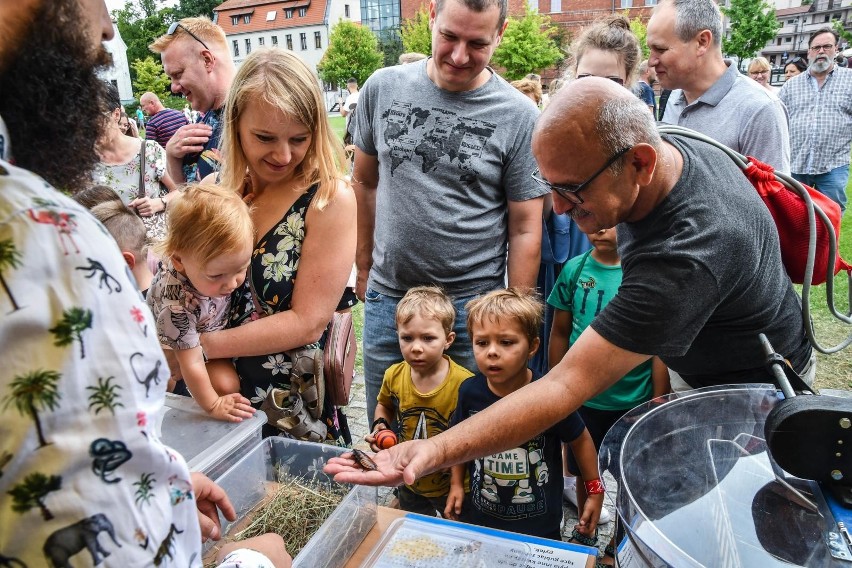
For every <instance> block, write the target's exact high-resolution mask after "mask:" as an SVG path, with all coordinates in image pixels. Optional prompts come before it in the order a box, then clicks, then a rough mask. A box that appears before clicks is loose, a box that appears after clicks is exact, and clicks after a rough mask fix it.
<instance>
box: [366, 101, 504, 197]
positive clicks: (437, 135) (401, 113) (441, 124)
mask: <svg viewBox="0 0 852 568" xmlns="http://www.w3.org/2000/svg"><path fill="white" fill-rule="evenodd" d="M382 118H383V119H384V120H385V125H386V127H385V132H384V136H385V142H386V143H387V144H388V146H390V148H391V152H390V155H391V174H393V172H394V171H395V170H396V169H397V168H398V167H399V166H400V165H401V164H402V163H403V162H405V161H406V160H414V159H415V156H416V157H419V158H420V159H421V170H422V171H423V173H424V174H425V173H429V172H433V171H435V170H436V169H437V168H438V166H439V165H441V164H442V163H445V164H455V165H456V166H457V167H458V168H459V169H460V170H461V174H460V177H459V179H460V181H463V182H467V183H469V182H472V181H473V180H474V179H475V178H476V176H477V174H478V172H477V171H476V162H475V159H476V158H479V157H480V156H482V151H483V149H484V148H485V145H486V143H487V142H488V140H489V139H490V138H491V136H493V135H494V131H495V130H496V129H497V125H496V124H494V123H492V122H485V121H482V120H476V119H471V118H467V117H464V116H459V115H458V114H457V113H455V112H453V111H451V110H447V109H443V108H435V107H432V108H420V107H417V106H414V105H413V104H412V103H410V102H402V101H397V100H394V102H393V104H392V105H391V107H390V108H389V109H388V110H387V111H386V112H385V113H383V114H382Z"/></svg>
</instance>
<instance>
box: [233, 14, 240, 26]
mask: <svg viewBox="0 0 852 568" xmlns="http://www.w3.org/2000/svg"><path fill="white" fill-rule="evenodd" d="M239 23H240V17H239V16H231V24H232V25H234V26H236V25H237V24H239Z"/></svg>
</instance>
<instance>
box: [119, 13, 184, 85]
mask: <svg viewBox="0 0 852 568" xmlns="http://www.w3.org/2000/svg"><path fill="white" fill-rule="evenodd" d="M162 1H163V0H138V1H136V0H132V1H128V2H127V3H126V4H125V5H124V8H122V9H120V10H113V12H112V17H113V20H115V22H116V25H117V26H118V31H119V33H121V39H123V40H124V43H125V44H126V45H127V61H128V63H130V64H131V70H130V79H131V81H135V80H136V76H135V75H136V71H135V69H133V67H132V64H133V62H134V61H139V60H142V59H145V58H146V57H149V56H151V51H150V50H149V49H148V46H149V45H151V43H153V42H154V40H155V39H157V38H158V37H160V36H161V35H163V34H164V33H166V31H167V30H168V29H169V25H170V24H171V23H172V22H173V21H174V20H175V10H174V8H159V7H158V4H161V3H162Z"/></svg>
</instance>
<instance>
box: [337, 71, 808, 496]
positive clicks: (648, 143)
mask: <svg viewBox="0 0 852 568" xmlns="http://www.w3.org/2000/svg"><path fill="white" fill-rule="evenodd" d="M532 151H533V154H534V156H535V158H536V161H537V162H538V165H539V168H540V172H539V174H537V176H536V178H537V181H538V182H539V183H542V184H544V185H547V186H548V187H550V188H551V189H552V190H553V210H554V211H555V212H556V213H560V214H563V213H564V214H567V215H570V216H571V217H572V218H573V219H574V221H575V222H576V223H577V225H578V226H579V227H580V229H581V230H582V231H583V232H584V233H586V234H592V233H594V232H596V231H599V230H601V229H607V228H610V227H617V229H618V243H619V252H620V253H622V258H621V265H622V269H623V272H624V277H623V280H622V282H621V286H620V287H619V289H618V293H617V294H616V295H615V297H614V298H613V299H612V300H611V301H610V302H609V304H607V306H606V307H605V308H604V309H603V310H602V311H601V312H600V313H599V314H598V315H597V316H595V319H594V321H593V322H592V323H591V325H590V326H589V327H588V328H586V329H585V330H584V331H583V333H582V334H581V335H580V337H579V338H578V339H577V341H576V342H575V343H574V344H573V345H572V346H571V349H569V350H568V352H567V353H566V355H565V357H564V358H563V359H562V361H560V362H559V363H558V364H557V365H556V366H554V367H553V369H552V370H551V371H550V372H549V373H548V374H547V375H546V376H544V377H543V378H541V379H539V380H537V381H534V382H533V383H531V384H529V385H527V386H525V387H524V388H522V389H520V390H518V391H516V392H513V393H511V394H509V395H507V396H505V397H503V398H502V399H501V400H500V401H499V402H498V403H496V404H494V405H492V406H490V407H488V408H487V409H485V410H484V411H482V412H480V413H478V414H476V415H475V416H473V417H471V418H468V419H467V420H465V421H464V422H462V423H461V424H459V425H457V426H453V427H452V428H450V429H448V430H446V431H444V432H442V433H440V434H438V435H437V436H433V437H431V438H429V439H428V440H413V441H409V442H403V443H401V444H398V445H396V446H394V447H392V448H390V449H389V450H385V451H382V452H379V453H378V454H377V455H376V456H375V462H376V464H377V465H378V469H377V470H376V471H365V470H363V469H359V468H358V467H357V465H356V464H355V463H354V461H353V460H352V459H348V458H343V457H342V458H333V459H331V460H329V463H328V464H327V465H326V467H325V471H326V472H328V473H333V474H335V475H336V479H337V480H338V481H345V482H355V483H366V484H373V485H378V484H386V485H398V484H399V483H402V482H403V481H404V482H405V483H412V482H413V481H414V479H416V478H418V477H420V476H421V475H424V474H427V473H430V472H433V471H436V470H439V469H441V468H443V467H446V466H448V465H453V464H457V463H461V462H465V461H470V460H472V459H474V458H478V457H481V456H486V455H490V454H494V453H497V452H500V451H503V450H506V449H507V448H512V447H515V446H517V445H518V444H519V443H521V442H523V441H524V440H528V439H530V438H532V437H533V436H535V435H536V434H538V433H539V432H543V431H545V430H547V429H548V428H549V427H550V426H552V425H553V424H555V423H556V422H557V421H559V420H560V419H562V418H563V417H565V416H567V415H568V414H569V413H571V412H573V411H575V410H577V408H578V407H579V406H580V405H581V404H583V402H585V401H587V400H589V399H590V398H592V397H593V396H595V395H597V394H600V393H601V392H603V391H604V390H606V389H607V388H608V387H609V386H611V385H612V384H614V383H615V382H616V381H618V380H619V379H620V378H621V377H623V376H624V375H625V374H627V372H629V371H630V370H631V369H633V368H635V367H636V366H637V365H639V364H641V363H643V362H645V361H647V360H648V359H650V358H651V357H652V356H658V357H660V359H662V360H663V362H664V363H666V365H667V366H669V367H670V368H673V369H674V370H676V371H678V372H679V373H680V374H681V376H682V377H683V378H684V379H686V380H687V382H688V383H689V384H690V385H691V386H693V387H702V386H710V385H722V384H733V383H751V382H773V378H772V376H771V375H770V373H769V371H768V370H767V369H766V368H765V364H764V363H765V356H764V355H763V351H762V349H761V346H760V343H759V339H758V334H759V333H766V334H767V337H770V336H771V337H770V342H771V343H772V345H773V347H774V348H775V349H776V350H777V351H778V352H779V353H781V354H782V355H783V356H784V357H785V358H786V359H787V360H788V361H789V362H790V364H791V366H792V368H793V369H794V370H795V371H796V372H798V373H800V374H801V375H802V376H803V377H804V380H805V381H806V382H807V381H808V380H811V381H812V380H813V375H812V371H813V369H814V362H813V350H812V349H811V346H810V344H809V343H808V340H807V337H806V336H805V330H804V321H803V318H802V312H801V308H800V304H799V299H798V297H797V296H796V292H795V290H794V288H793V285H792V283H791V282H790V279H789V278H788V277H787V274H786V273H785V272H784V267H783V266H782V263H781V251H780V247H779V245H778V232H777V230H776V229H775V224H774V222H773V220H772V217H771V216H770V215H769V211H768V210H767V209H766V206H765V205H764V204H763V202H762V201H761V200H760V197H759V196H758V195H757V193H756V192H755V191H754V188H752V187H751V184H749V182H748V180H747V179H746V178H745V177H744V176H743V175H742V172H741V171H740V170H739V168H737V166H736V165H735V164H734V163H733V161H732V160H731V159H730V158H729V157H727V156H726V155H725V154H724V153H723V152H722V151H721V150H719V149H718V148H716V147H714V146H711V145H709V144H706V143H704V142H699V141H696V140H690V139H687V138H682V137H677V136H663V137H661V136H660V135H659V133H658V132H657V129H656V125H655V123H654V120H653V117H652V116H651V113H649V112H648V108H647V106H645V103H644V102H642V101H640V100H639V99H638V98H636V97H635V96H634V95H633V94H632V93H631V92H630V91H628V90H626V89H624V88H622V87H619V86H618V85H616V84H615V83H613V82H612V81H608V80H606V79H603V78H596V77H590V78H588V79H584V80H582V81H572V82H571V83H569V84H568V85H567V86H565V87H563V88H562V89H560V91H559V92H558V93H557V94H556V96H555V97H554V99H553V101H552V102H551V103H550V105H549V106H548V107H547V109H545V110H544V112H543V113H542V114H541V118H540V119H539V120H538V122H537V123H536V127H535V131H534V132H533V138H532ZM606 164H608V165H606ZM602 166H603V167H602ZM495 424H499V425H500V427H499V428H495V427H494V425H495Z"/></svg>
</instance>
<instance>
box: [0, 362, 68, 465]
mask: <svg viewBox="0 0 852 568" xmlns="http://www.w3.org/2000/svg"><path fill="white" fill-rule="evenodd" d="M61 376H62V375H60V374H59V373H57V372H56V371H44V370H38V371H32V372H30V373H27V374H26V375H18V376H16V377H15V378H14V380H12V382H11V383H10V384H9V388H10V389H11V391H12V392H11V393H9V394H8V395H6V397H5V398H4V399H3V400H4V401H5V404H4V405H3V408H8V407H9V405H10V404H13V403H14V405H15V408H17V409H18V412H20V413H21V414H24V415H28V416H29V417H30V418H32V419H33V422H35V425H36V433H37V434H38V441H39V447H42V448H43V447H44V446H46V445H47V442H46V441H45V439H44V432H43V431H42V428H41V421H40V420H39V417H38V411H39V410H56V408H57V407H58V406H59V399H60V398H62V395H61V394H59V390H58V389H57V383H58V382H59V379H60V378H61Z"/></svg>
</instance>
